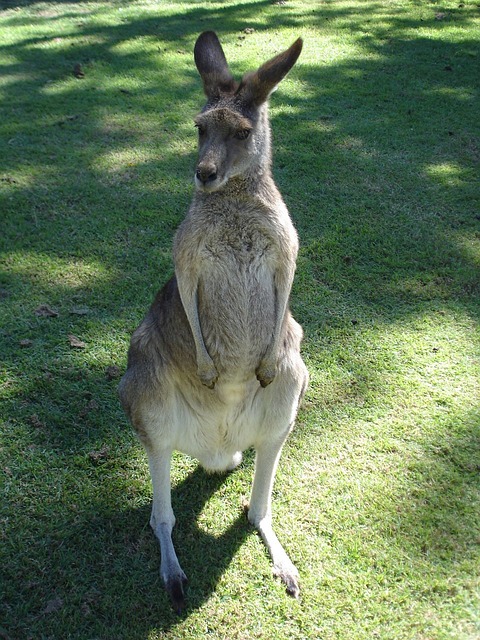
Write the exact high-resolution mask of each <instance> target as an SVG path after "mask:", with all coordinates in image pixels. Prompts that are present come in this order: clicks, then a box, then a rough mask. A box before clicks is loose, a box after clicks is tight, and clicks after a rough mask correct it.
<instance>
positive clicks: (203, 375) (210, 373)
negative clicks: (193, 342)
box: [197, 363, 218, 389]
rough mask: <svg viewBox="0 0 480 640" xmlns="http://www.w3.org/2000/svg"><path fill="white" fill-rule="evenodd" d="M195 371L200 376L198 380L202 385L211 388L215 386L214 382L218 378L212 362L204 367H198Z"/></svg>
mask: <svg viewBox="0 0 480 640" xmlns="http://www.w3.org/2000/svg"><path fill="white" fill-rule="evenodd" d="M197 373H198V377H199V378H200V382H201V383H202V384H203V385H205V386H206V387H208V388H209V389H213V388H214V387H215V383H216V382H217V380H218V373H217V370H216V369H215V365H214V364H213V363H212V364H211V365H208V366H205V367H201V368H200V367H199V368H198V372H197Z"/></svg>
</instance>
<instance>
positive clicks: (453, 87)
mask: <svg viewBox="0 0 480 640" xmlns="http://www.w3.org/2000/svg"><path fill="white" fill-rule="evenodd" d="M1 6H2V8H3V9H4V11H3V12H2V14H0V30H1V35H2V38H1V46H0V64H1V67H2V69H1V70H2V73H1V75H0V92H1V107H0V108H1V109H2V118H1V120H0V145H1V148H0V191H1V198H2V204H1V234H0V246H1V249H2V272H1V276H0V304H1V310H0V313H1V316H0V318H1V323H0V326H1V329H0V340H1V356H2V357H1V360H2V363H1V387H0V389H1V394H2V413H1V420H2V443H1V445H0V446H1V449H0V457H1V465H0V468H1V469H2V472H3V479H2V489H3V492H4V500H3V502H2V506H1V515H0V517H1V521H2V562H1V566H2V573H3V574H4V577H3V579H2V584H3V585H5V586H4V589H3V591H4V593H3V598H2V615H1V619H2V623H1V625H0V626H1V627H2V629H1V633H2V634H3V635H4V636H5V637H7V638H8V637H10V638H82V639H84V638H102V639H103V638H115V639H120V638H129V639H132V638H134V639H135V638H139V639H140V638H151V639H153V638H163V637H169V638H198V637H203V636H207V635H208V636H209V637H215V638H229V639H231V638H241V639H242V640H243V639H246V638H273V637H275V638H305V637H314V638H317V637H318V638H345V639H347V638H348V639H349V640H350V639H360V638H365V639H366V638H368V639H371V638H375V637H378V638H382V639H383V638H395V639H397V638H398V639H402V638H422V639H423V638H455V639H456V640H457V639H459V638H463V639H467V638H468V639H472V638H475V637H476V636H477V635H478V634H479V633H480V627H479V619H478V605H479V585H478V566H479V557H478V544H479V539H478V530H479V524H480V523H479V518H478V506H479V482H478V479H479V464H480V457H479V446H478V443H479V421H480V414H479V410H478V396H479V394H478V389H479V384H478V383H479V380H478V312H479V297H478V294H479V276H478V274H479V271H478V268H479V257H480V250H479V249H480V248H479V237H480V236H479V232H480V225H479V217H478V214H479V210H480V207H479V190H478V177H479V176H478V160H479V144H480V142H479V140H480V136H479V122H480V113H479V107H478V104H479V103H478V74H476V67H478V56H479V51H478V40H477V38H476V30H478V17H477V14H478V11H477V8H476V6H475V4H474V3H471V2H466V3H462V4H461V6H459V3H453V2H449V1H446V2H443V3H433V2H432V3H429V2H426V3H416V2H410V1H408V0H398V1H396V2H391V3H377V2H358V1H355V0H350V1H344V2H340V1H339V2H324V3H318V2H302V3H297V2H287V3H286V5H278V6H275V5H273V4H272V3H271V2H258V1H257V2H255V1H254V2H242V3H221V2H218V3H217V2H210V3H204V2H195V3H193V2H192V3H183V4H182V3H169V4H162V5H158V4H156V3H149V2H136V3H129V4H126V3H123V2H110V3H104V2H97V3H93V2H49V3H47V2H46V3H36V2H33V3H32V2H28V1H23V2H13V1H12V2H2V3H1ZM245 27H250V28H253V29H255V31H254V32H253V33H251V34H245V33H243V29H244V28H245ZM206 28H214V29H216V30H218V32H219V34H220V36H221V39H222V42H224V43H225V50H226V53H227V58H228V59H229V60H232V64H231V66H232V69H233V70H234V71H235V72H236V73H237V74H238V75H240V74H241V73H243V72H244V71H245V70H247V69H248V68H252V67H254V66H255V65H257V64H258V63H259V62H261V61H263V60H265V58H267V57H268V56H269V55H273V54H274V53H276V52H277V51H278V50H280V49H281V48H282V47H284V46H287V45H288V44H290V43H291V41H293V40H294V39H295V38H296V37H297V36H298V35H302V36H303V37H304V40H305V47H304V51H303V53H302V57H301V59H300V61H299V64H298V65H297V66H296V68H295V69H294V71H292V74H291V75H290V76H289V78H288V79H287V80H285V81H284V82H283V83H282V85H281V87H280V88H279V91H278V92H277V94H276V95H274V96H273V98H272V108H271V115H272V127H273V133H274V149H275V165H274V170H275V175H276V178H277V181H278V183H279V186H280V188H281V190H282V193H283V194H284V196H285V199H286V201H287V204H288V206H289V208H290V210H291V213H292V216H293V218H294V220H295V223H296V225H297V228H298V229H299V234H300V238H301V242H302V247H301V252H300V257H299V262H298V270H297V278H296V282H295V287H294V291H293V295H292V306H293V309H294V312H295V315H296V317H297V318H298V319H299V320H300V322H301V323H302V325H303V327H304V329H305V334H306V339H305V342H304V355H305V359H306V361H307V364H308V367H309V371H310V373H311V386H310V390H309V392H308V395H307V398H306V401H305V404H304V407H303V409H302V412H301V414H300V417H299V421H298V426H297V429H296V431H295V432H294V433H293V434H292V437H291V439H290V441H289V443H288V444H287V446H286V448H285V451H284V454H283V458H282V463H281V465H280V469H279V473H278V478H277V482H276V487H275V495H274V517H275V520H276V524H277V529H278V533H279V536H280V537H281V539H282V541H284V543H285V546H286V547H287V549H288V551H289V552H290V555H291V557H292V559H293V560H294V561H295V563H296V564H297V566H298V567H299V570H300V573H301V576H302V585H303V597H302V599H301V600H300V601H298V602H297V601H292V600H291V599H289V598H287V597H286V595H285V594H284V592H283V589H282V587H281V585H280V584H279V583H277V582H275V581H274V580H273V579H272V578H271V569H270V563H269V560H268V558H267V556H266V553H265V551H264V549H263V547H262V545H261V543H260V541H259V540H258V538H257V536H256V535H255V533H254V532H253V531H252V530H251V528H250V527H249V526H248V525H247V524H246V522H245V520H244V517H243V514H242V502H243V500H245V499H247V498H248V491H249V487H250V481H251V476H252V472H253V460H252V455H251V454H247V455H246V458H245V461H244V463H243V465H242V466H241V468H240V469H239V470H238V471H237V472H235V474H232V475H229V476H227V477H223V476H207V475H205V474H204V473H203V472H202V471H201V470H199V469H198V468H197V465H196V462H195V461H193V460H190V459H188V458H185V457H184V456H180V455H178V456H176V458H175V463H174V468H173V482H174V495H173V501H174V507H175V511H176V515H177V520H178V524H177V527H176V530H175V535H176V539H177V549H178V553H179V556H180V561H181V563H182V566H183V567H184V568H185V570H186V572H187V574H188V576H189V579H190V583H189V588H188V598H189V609H188V610H187V612H186V613H185V614H184V616H183V617H181V618H176V617H175V616H174V615H173V613H172V612H171V611H170V608H169V605H168V602H167V599H166V597H165V594H164V592H163V590H162V587H161V584H160V579H159V576H158V562H159V554H158V549H157V545H156V543H155V541H154V539H153V536H152V534H151V532H150V530H149V528H148V517H149V504H150V500H151V489H150V485H149V479H148V469H147V465H146V462H145V459H144V455H143V452H142V450H141V448H140V446H139V445H138V443H136V441H135V440H134V438H133V436H132V434H131V432H130V428H129V427H128V425H127V424H126V420H125V418H124V417H123V415H122V413H121V411H120V408H119V406H118V402H117V399H116V391H115V387H116V383H117V381H116V379H115V378H114V379H109V377H107V376H106V374H105V370H106V368H107V367H110V366H117V367H119V369H120V370H123V369H124V367H125V357H126V350H127V345H128V340H129V335H130V333H131V331H132V330H133V329H134V327H135V326H136V324H137V323H138V322H139V320H140V319H141V317H142V315H143V314H144V312H145V310H146V308H147V306H148V304H149V303H150V302H151V299H152V298H153V295H154V293H155V290H156V289H157V288H158V286H160V285H161V284H162V283H163V282H164V281H165V280H166V279H167V278H168V276H169V275H170V274H171V272H172V262H171V241H172V236H173V233H174V230H175V228H176V226H177V225H178V223H179V222H180V220H181V219H182V217H183V215H184V213H185V210H186V207H187V206H188V202H189V199H190V195H191V190H192V185H191V172H192V166H193V164H194V157H195V134H194V130H193V126H192V118H193V115H194V114H195V112H196V110H197V109H198V108H199V107H200V106H201V104H202V97H201V90H200V83H199V81H198V78H197V77H196V72H195V70H194V65H193V60H192V55H191V51H192V48H193V43H194V41H195V38H196V37H197V35H198V33H199V32H200V31H202V30H204V29H206ZM77 64H80V65H81V67H82V70H83V72H84V74H85V75H84V77H83V78H81V79H79V78H76V77H75V76H74V74H73V70H74V67H75V65H77ZM42 304H48V305H49V306H50V307H51V308H52V309H54V310H55V311H57V312H58V316H56V317H39V316H37V315H35V310H36V309H38V307H39V306H40V305H42ZM79 310H80V313H79ZM71 334H74V335H76V336H77V337H79V338H80V339H81V340H82V341H83V342H84V343H85V348H84V349H72V347H71V346H70V342H69V338H68V336H69V335H71ZM25 340H27V341H29V342H28V343H27V344H28V346H21V345H22V344H24V345H25V342H23V341H25Z"/></svg>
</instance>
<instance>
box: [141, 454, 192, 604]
mask: <svg viewBox="0 0 480 640" xmlns="http://www.w3.org/2000/svg"><path fill="white" fill-rule="evenodd" d="M147 453H148V463H149V466H150V475H151V478H152V486H153V506H152V515H151V518H150V526H151V527H152V529H153V531H154V533H155V535H156V537H157V538H158V541H159V543H160V553H161V563H160V575H161V576H162V579H163V582H164V584H165V588H166V590H167V593H168V595H169V596H170V600H171V602H172V606H173V608H174V609H175V611H176V612H177V613H180V612H181V611H182V609H183V608H184V606H185V596H184V593H183V587H184V584H185V583H186V581H187V577H186V575H185V574H184V572H183V570H182V567H181V566H180V563H179V562H178V558H177V554H176V553H175V548H174V546H173V542H172V529H173V527H174V525H175V516H174V514H173V510H172V502H171V493H170V460H171V457H172V452H171V450H160V451H155V450H150V448H149V449H148V450H147Z"/></svg>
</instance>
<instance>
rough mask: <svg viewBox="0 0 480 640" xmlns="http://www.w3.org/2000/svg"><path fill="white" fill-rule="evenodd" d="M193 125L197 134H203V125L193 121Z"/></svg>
mask: <svg viewBox="0 0 480 640" xmlns="http://www.w3.org/2000/svg"><path fill="white" fill-rule="evenodd" d="M195 126H196V127H197V131H198V135H199V136H203V134H204V133H205V127H204V126H203V125H201V124H198V123H195Z"/></svg>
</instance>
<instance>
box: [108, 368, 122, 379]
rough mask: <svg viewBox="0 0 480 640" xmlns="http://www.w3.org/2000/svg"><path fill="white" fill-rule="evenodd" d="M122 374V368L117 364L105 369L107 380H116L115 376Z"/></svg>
mask: <svg viewBox="0 0 480 640" xmlns="http://www.w3.org/2000/svg"><path fill="white" fill-rule="evenodd" d="M120 375H121V372H120V369H119V368H118V367H117V365H115V364H113V365H111V366H110V367H107V368H106V369H105V377H106V378H107V380H115V378H119V377H120Z"/></svg>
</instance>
